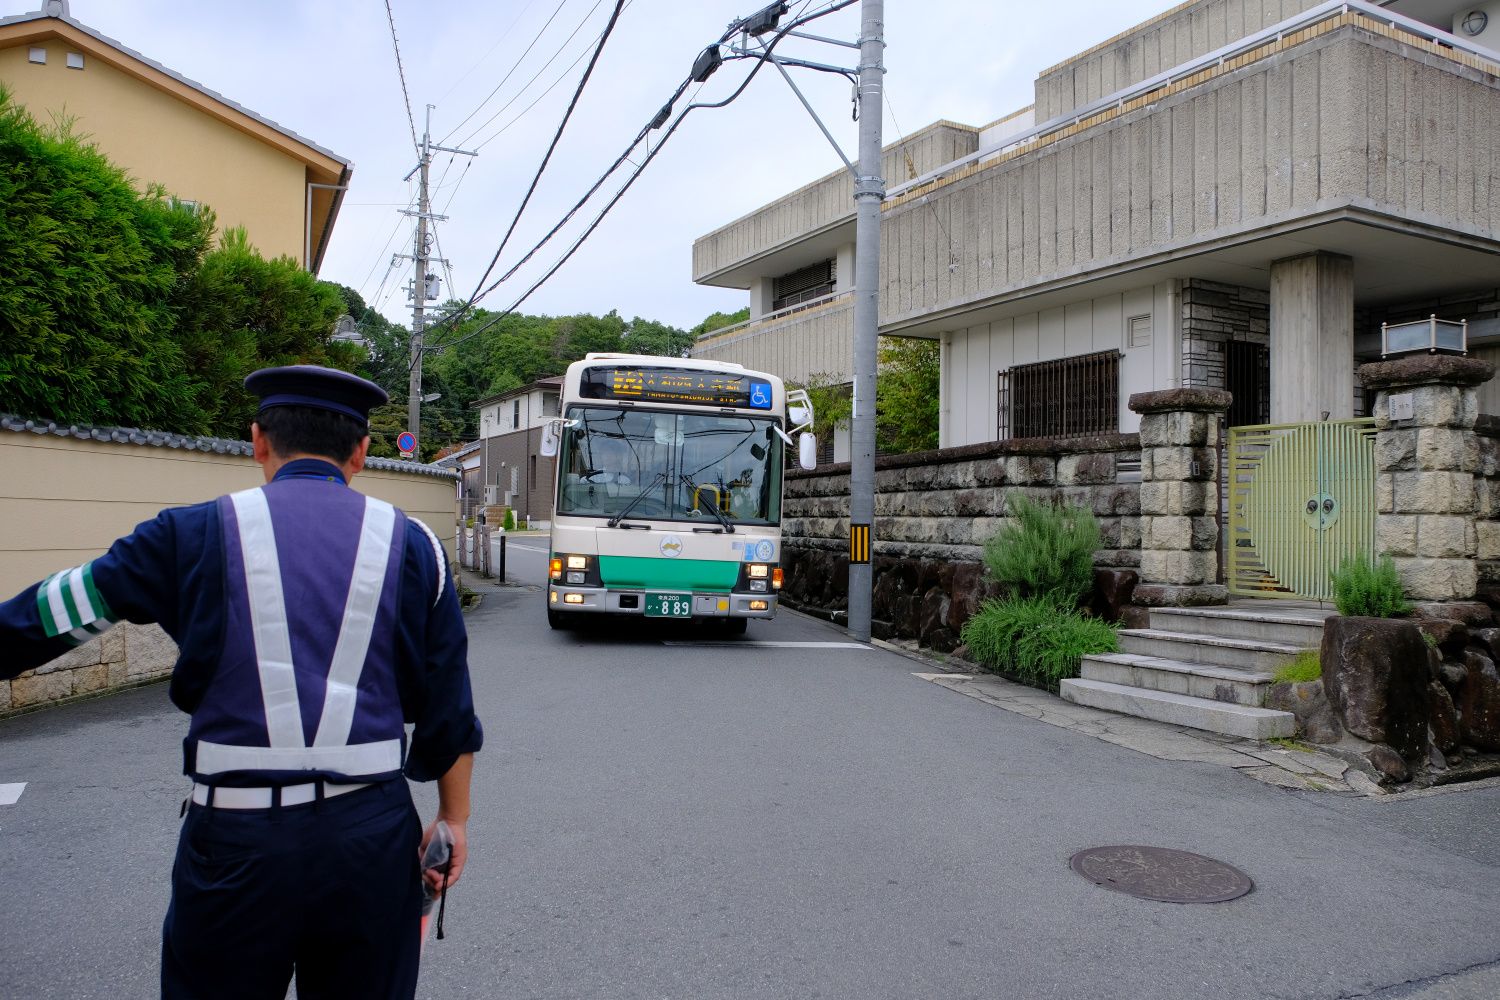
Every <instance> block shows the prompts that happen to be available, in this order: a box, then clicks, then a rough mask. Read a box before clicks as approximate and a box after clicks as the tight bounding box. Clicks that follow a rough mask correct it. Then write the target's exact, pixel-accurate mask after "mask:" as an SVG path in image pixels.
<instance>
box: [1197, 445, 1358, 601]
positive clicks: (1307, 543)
mask: <svg viewBox="0 0 1500 1000" xmlns="http://www.w3.org/2000/svg"><path fill="white" fill-rule="evenodd" d="M1227 466H1228V468H1227V476H1228V494H1229V495H1228V505H1229V531H1228V533H1227V537H1226V542H1225V545H1226V550H1227V551H1226V556H1227V559H1226V565H1227V570H1226V573H1225V576H1226V578H1227V579H1226V583H1227V584H1228V587H1229V591H1230V593H1233V594H1239V595H1246V596H1254V597H1300V598H1315V599H1318V600H1327V599H1329V598H1331V597H1332V596H1333V584H1332V580H1331V578H1330V576H1331V574H1332V572H1333V570H1334V569H1335V568H1337V566H1338V565H1339V563H1340V562H1342V561H1343V560H1344V559H1345V558H1346V557H1347V556H1351V555H1370V554H1373V553H1374V551H1375V421H1374V420H1372V419H1361V420H1334V421H1327V420H1325V421H1322V422H1320V423H1311V424H1261V425H1258V426H1254V427H1231V428H1230V429H1229V455H1228V462H1227Z"/></svg>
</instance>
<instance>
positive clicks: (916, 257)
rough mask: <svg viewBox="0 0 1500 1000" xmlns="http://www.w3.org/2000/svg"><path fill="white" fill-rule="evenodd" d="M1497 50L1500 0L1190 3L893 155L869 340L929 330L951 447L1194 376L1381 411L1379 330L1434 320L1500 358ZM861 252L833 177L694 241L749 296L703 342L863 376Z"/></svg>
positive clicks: (1496, 392) (1254, 404) (1239, 411)
mask: <svg viewBox="0 0 1500 1000" xmlns="http://www.w3.org/2000/svg"><path fill="white" fill-rule="evenodd" d="M1497 50H1500V2H1497V0H1491V2H1488V3H1472V2H1457V0H1393V2H1390V3H1386V4H1384V5H1375V4H1370V3H1362V2H1359V0H1352V2H1349V3H1314V2H1312V0H1190V2H1187V3H1183V4H1181V5H1179V6H1177V7H1174V8H1172V9H1171V10H1168V11H1166V12H1164V13H1163V14H1161V15H1159V16H1157V17H1155V18H1153V19H1151V20H1149V21H1147V22H1145V23H1144V24H1141V25H1138V26H1137V27H1135V28H1133V29H1131V30H1129V31H1127V32H1125V33H1123V34H1121V35H1119V36H1117V37H1115V38H1112V39H1109V40H1107V41H1105V42H1103V43H1101V44H1099V45H1095V46H1093V47H1092V48H1089V49H1087V50H1086V51H1083V52H1081V53H1079V54H1078V55H1077V56H1074V57H1073V58H1071V59H1069V60H1067V61H1065V62H1063V63H1061V64H1059V65H1057V66H1053V67H1051V68H1049V69H1045V70H1043V71H1042V72H1041V73H1040V74H1039V75H1038V77H1037V79H1036V84H1035V93H1034V103H1033V104H1032V105H1031V106H1029V107H1026V108H1023V109H1020V110H1018V111H1014V112H1012V113H1010V114H1008V115H1006V116H1005V117H1003V118H1000V119H998V120H996V121H994V122H992V123H990V124H987V125H983V126H979V127H971V126H966V125H959V124H955V123H952V122H946V121H944V122H938V123H935V124H933V125H930V126H928V127H927V128H926V129H924V130H922V131H920V132H918V133H915V134H913V135H911V136H909V137H907V138H906V139H905V140H904V141H903V142H900V143H898V144H895V145H893V146H891V147H889V148H888V149H887V151H886V156H885V177H886V184H887V199H886V201H885V203H884V206H883V210H882V241H881V286H880V332H881V333H882V335H894V336H902V337H923V338H929V339H933V340H937V341H939V342H940V343H941V345H942V402H941V409H942V415H941V431H940V438H941V444H942V445H943V446H956V445H965V444H975V443H979V442H986V441H994V440H997V439H1006V438H1013V437H1056V436H1067V435H1076V434H1085V433H1101V432H1112V431H1120V432H1131V431H1136V430H1138V429H1139V426H1140V416H1139V414H1137V413H1135V412H1133V411H1132V410H1131V409H1130V407H1129V406H1128V400H1129V398H1130V396H1131V394H1132V393H1136V392H1141V391H1145V390H1151V389H1167V388H1177V387H1183V388H1199V387H1201V388H1227V389H1229V390H1230V391H1231V392H1232V393H1233V396H1234V403H1233V408H1232V409H1231V411H1230V413H1229V414H1228V423H1229V424H1230V425H1231V426H1234V425H1247V424H1260V423H1267V422H1275V423H1293V422H1298V421H1317V420H1319V419H1320V418H1323V417H1324V415H1325V414H1326V415H1327V416H1328V417H1330V418H1332V419H1339V418H1349V417H1354V416H1360V415H1364V414H1365V413H1366V412H1367V410H1368V406H1367V402H1366V400H1365V399H1364V398H1363V394H1362V392H1361V389H1360V388H1359V386H1358V383H1357V382H1356V379H1355V377H1354V372H1355V369H1356V367H1357V366H1358V365H1359V364H1360V363H1361V362H1363V361H1367V360H1371V359H1377V358H1378V357H1379V354H1380V329H1381V323H1382V322H1386V321H1390V322H1399V321H1403V320H1407V319H1412V318H1426V317H1427V316H1428V315H1430V314H1436V315H1437V316H1438V317H1439V318H1446V319H1455V320H1457V319H1467V320H1468V321H1469V327H1468V333H1469V343H1470V350H1471V352H1472V353H1474V354H1477V355H1479V356H1481V357H1489V358H1495V357H1497V356H1500V256H1497V254H1500V77H1497V74H1500V54H1497ZM853 252H854V203H853V199H852V182H851V180H850V178H849V175H848V173H847V172H845V171H838V172H835V173H833V174H830V175H828V176H827V177H824V178H822V179H821V180H818V181H815V182H814V183H812V184H809V185H806V186H805V187H802V188H800V189H798V190H796V191H793V192H791V193H790V194H787V195H786V196H784V197H782V198H780V199H778V200H777V201H775V202H772V203H771V204H769V205H766V206H763V207H762V208H760V209H757V210H756V211H755V212H752V213H750V214H749V215H747V216H745V217H743V218H741V219H737V220H735V221H733V222H730V223H728V224H727V225H724V226H722V227H720V228H718V229H716V230H714V231H713V232H711V233H708V234H707V235H705V236H703V237H702V238H700V239H699V240H697V241H696V242H695V244H694V246H693V279H694V281H696V282H699V283H701V284H707V285H719V286H724V287H731V288H740V289H744V290H745V291H746V292H747V293H748V294H749V304H750V309H751V318H750V320H749V321H748V322H746V323H743V324H740V325H739V326H736V327H731V328H728V329H724V330H719V331H716V332H714V333H713V334H710V335H707V336H705V337H703V338H701V339H700V340H699V341H698V343H697V344H696V346H695V347H694V350H693V355H694V356H695V357H705V358H714V359H722V360H731V361H738V362H741V363H743V364H746V365H749V366H752V367H755V368H759V369H761V370H765V371H772V372H776V373H777V374H779V375H781V376H783V377H784V378H786V379H787V380H788V381H790V382H793V383H796V382H801V381H804V380H806V379H807V378H808V377H809V376H812V375H814V374H816V373H822V374H825V375H837V376H842V377H843V378H845V379H847V378H848V377H849V374H848V373H849V372H850V369H851V366H852V364H851V356H850V351H851V337H852V330H851V326H852V315H853V308H852V299H851V296H850V294H849V281H850V278H851V277H852V274H853V266H852V262H853ZM1481 409H1483V410H1486V411H1489V412H1497V411H1500V389H1497V387H1496V386H1495V385H1494V384H1493V383H1492V384H1491V385H1489V386H1487V387H1485V388H1484V389H1482V390H1481ZM846 455H847V453H846V452H844V453H842V454H839V455H838V456H837V457H839V458H844V457H846Z"/></svg>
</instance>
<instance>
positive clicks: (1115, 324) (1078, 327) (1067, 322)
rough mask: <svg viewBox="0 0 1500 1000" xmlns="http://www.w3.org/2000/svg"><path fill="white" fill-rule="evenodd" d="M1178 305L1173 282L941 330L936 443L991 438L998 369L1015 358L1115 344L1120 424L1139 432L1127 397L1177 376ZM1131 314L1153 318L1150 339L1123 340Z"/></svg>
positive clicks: (1024, 360)
mask: <svg viewBox="0 0 1500 1000" xmlns="http://www.w3.org/2000/svg"><path fill="white" fill-rule="evenodd" d="M1179 314H1180V310H1179V308H1178V305H1177V287H1176V282H1162V283H1159V284H1156V285H1148V286H1146V287H1143V288H1137V289H1133V290H1131V291H1128V292H1125V293H1123V294H1118V295H1104V296H1100V297H1098V298H1093V299H1083V300H1080V301H1078V302H1075V303H1072V304H1071V305H1067V306H1061V307H1057V308H1053V309H1046V310H1043V311H1041V312H1035V313H1027V314H1024V315H1021V316H1015V317H1013V318H1010V319H1002V320H995V321H993V322H989V323H981V324H978V325H975V326H970V327H965V328H960V329H957V330H952V331H949V332H948V333H946V334H944V335H943V337H942V399H943V405H942V411H941V413H940V415H939V421H938V423H939V427H938V440H939V444H940V446H941V447H944V448H949V447H955V446H957V445H965V444H978V443H981V442H984V441H993V440H995V432H996V419H995V417H996V409H997V407H998V405H999V401H998V398H997V384H996V376H997V375H998V374H999V373H1000V372H1002V371H1005V370H1006V369H1008V368H1011V367H1013V366H1015V365H1024V364H1030V363H1032V362H1036V361H1054V360H1057V359H1058V358H1065V357H1073V356H1075V355H1079V354H1092V353H1094V352H1095V351H1107V350H1118V351H1120V352H1121V354H1122V355H1123V357H1122V358H1121V361H1120V430H1121V431H1122V432H1131V431H1136V430H1138V429H1139V428H1140V416H1139V415H1138V414H1136V413H1134V412H1132V411H1131V409H1130V407H1129V406H1128V405H1127V402H1128V400H1129V398H1130V394H1131V393H1133V392H1145V391H1147V390H1150V389H1166V388H1171V387H1172V386H1175V385H1176V384H1177V381H1178V368H1179V365H1178V360H1177V354H1178V350H1179V343H1178V341H1179V339H1180V327H1181V322H1180V315H1179ZM1135 316H1150V317H1151V343H1150V344H1148V345H1144V346H1141V347H1129V346H1127V342H1126V341H1127V338H1126V331H1127V328H1128V324H1129V321H1130V319H1131V318H1132V317H1135Z"/></svg>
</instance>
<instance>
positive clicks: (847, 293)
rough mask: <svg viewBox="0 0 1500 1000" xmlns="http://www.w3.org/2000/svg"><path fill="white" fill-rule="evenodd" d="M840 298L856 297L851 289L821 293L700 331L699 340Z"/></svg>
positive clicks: (727, 334)
mask: <svg viewBox="0 0 1500 1000" xmlns="http://www.w3.org/2000/svg"><path fill="white" fill-rule="evenodd" d="M839 299H849V300H850V301H851V302H852V301H853V299H854V293H853V292H850V291H844V292H829V293H828V294H826V295H820V296H818V297H817V298H815V299H808V300H807V301H806V302H799V303H797V304H796V305H794V306H788V307H786V308H785V309H778V310H776V311H775V312H768V313H766V314H765V315H764V316H761V317H759V318H757V319H745V320H740V321H739V322H738V323H735V324H734V325H733V326H721V327H719V328H718V329H717V330H710V331H708V332H707V333H700V334H699V335H698V340H697V342H698V343H700V344H701V343H703V342H704V341H705V340H712V339H714V338H716V337H726V336H729V335H731V334H735V333H742V332H744V331H746V330H748V329H749V328H750V327H752V326H760V325H762V324H765V323H774V322H776V321H778V320H782V319H786V318H788V317H790V316H794V315H796V314H797V313H799V312H805V311H807V310H808V309H816V308H817V307H818V306H821V305H827V304H828V303H830V302H835V301H837V300H839Z"/></svg>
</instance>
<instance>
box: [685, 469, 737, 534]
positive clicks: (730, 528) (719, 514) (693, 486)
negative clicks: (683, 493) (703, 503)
mask: <svg viewBox="0 0 1500 1000" xmlns="http://www.w3.org/2000/svg"><path fill="white" fill-rule="evenodd" d="M678 478H679V479H681V480H682V481H683V482H684V483H687V488H688V489H690V490H692V491H693V503H694V504H697V503H698V484H697V483H695V482H693V477H692V476H690V475H688V474H687V473H686V472H684V473H683V474H682V475H681V476H679V477H678ZM708 489H713V487H711V486H710V487H708ZM697 509H701V507H699V508H697ZM708 509H709V511H710V512H711V513H712V514H713V516H714V517H716V518H718V519H719V523H720V524H722V525H723V526H724V530H725V531H726V532H728V533H729V534H731V535H732V534H734V525H733V524H731V523H730V522H729V518H727V517H725V516H724V512H723V511H721V510H720V509H719V491H718V490H714V502H713V504H712V505H711V506H710V507H709V508H708Z"/></svg>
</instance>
